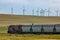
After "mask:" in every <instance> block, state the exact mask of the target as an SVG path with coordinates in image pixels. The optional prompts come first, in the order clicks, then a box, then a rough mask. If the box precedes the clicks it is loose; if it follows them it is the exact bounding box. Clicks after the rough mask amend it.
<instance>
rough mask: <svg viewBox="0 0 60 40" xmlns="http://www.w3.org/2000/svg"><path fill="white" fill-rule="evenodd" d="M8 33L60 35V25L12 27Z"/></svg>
mask: <svg viewBox="0 0 60 40" xmlns="http://www.w3.org/2000/svg"><path fill="white" fill-rule="evenodd" d="M8 33H34V34H35V33H39V34H60V24H48V25H47V24H46V25H10V26H9V27H8Z"/></svg>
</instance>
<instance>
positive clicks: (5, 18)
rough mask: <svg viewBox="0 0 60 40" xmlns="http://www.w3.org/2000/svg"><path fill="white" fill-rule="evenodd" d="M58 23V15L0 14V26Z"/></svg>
mask: <svg viewBox="0 0 60 40" xmlns="http://www.w3.org/2000/svg"><path fill="white" fill-rule="evenodd" d="M32 23H34V24H60V17H46V16H45V17H42V16H41V17H40V16H39V17H38V16H22V15H8V14H0V26H8V25H11V24H32Z"/></svg>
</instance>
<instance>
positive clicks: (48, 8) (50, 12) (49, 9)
mask: <svg viewBox="0 0 60 40" xmlns="http://www.w3.org/2000/svg"><path fill="white" fill-rule="evenodd" d="M47 12H48V16H49V15H50V13H51V11H50V8H48V10H47Z"/></svg>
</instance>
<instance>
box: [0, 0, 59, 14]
mask: <svg viewBox="0 0 60 40" xmlns="http://www.w3.org/2000/svg"><path fill="white" fill-rule="evenodd" d="M11 7H12V8H14V13H18V14H19V13H22V8H23V7H25V8H26V9H27V13H28V12H30V13H31V9H35V10H36V8H45V9H47V8H52V9H53V10H54V9H60V0H0V13H10V8H11ZM30 13H29V14H30ZM55 15H56V14H55Z"/></svg>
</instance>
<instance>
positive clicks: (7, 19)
mask: <svg viewBox="0 0 60 40" xmlns="http://www.w3.org/2000/svg"><path fill="white" fill-rule="evenodd" d="M32 23H33V24H60V17H56V16H55V17H47V16H45V17H42V16H41V17H38V16H22V15H8V14H0V40H42V39H43V40H45V39H51V40H53V39H55V40H60V34H54V35H52V34H50V35H48V34H8V33H7V31H8V26H9V25H12V24H16V25H17V24H18V25H19V24H32Z"/></svg>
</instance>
